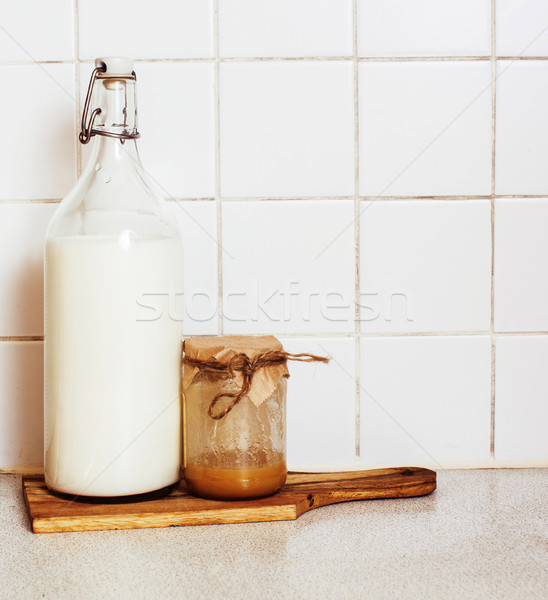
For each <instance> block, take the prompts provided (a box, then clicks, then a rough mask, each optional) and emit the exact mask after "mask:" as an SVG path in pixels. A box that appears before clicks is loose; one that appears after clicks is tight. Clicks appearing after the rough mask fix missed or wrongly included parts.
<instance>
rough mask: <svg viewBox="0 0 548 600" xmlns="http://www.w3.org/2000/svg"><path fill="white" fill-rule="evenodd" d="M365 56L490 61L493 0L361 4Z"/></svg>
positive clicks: (361, 41) (378, 0) (375, 0)
mask: <svg viewBox="0 0 548 600" xmlns="http://www.w3.org/2000/svg"><path fill="white" fill-rule="evenodd" d="M358 35H359V38H358V39H359V42H358V49H359V55H360V56H487V55H489V54H491V0H459V1H458V2H456V1H445V2H440V1H439V0H391V1H390V2H386V1H384V0H358Z"/></svg>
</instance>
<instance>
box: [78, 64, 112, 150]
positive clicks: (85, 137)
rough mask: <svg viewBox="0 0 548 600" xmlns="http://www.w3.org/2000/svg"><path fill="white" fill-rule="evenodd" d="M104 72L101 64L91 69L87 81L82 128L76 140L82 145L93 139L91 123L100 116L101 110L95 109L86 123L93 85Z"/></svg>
mask: <svg viewBox="0 0 548 600" xmlns="http://www.w3.org/2000/svg"><path fill="white" fill-rule="evenodd" d="M106 70H107V67H106V65H105V63H101V64H100V65H99V66H98V67H95V69H93V73H92V74H91V79H90V81H89V86H88V93H87V95H86V102H85V104H84V112H83V113H82V127H81V131H80V135H79V136H78V139H79V140H80V142H81V143H82V144H87V143H88V142H89V141H90V140H91V138H92V137H93V135H94V132H93V131H92V129H93V123H94V122H95V118H96V117H97V115H100V114H101V109H100V108H96V109H95V110H94V111H93V112H92V113H91V117H90V119H89V122H88V112H89V105H90V104H91V98H92V96H93V86H94V85H95V80H96V79H97V76H98V75H99V73H105V71H106Z"/></svg>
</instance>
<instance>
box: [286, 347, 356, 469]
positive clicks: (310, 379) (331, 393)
mask: <svg viewBox="0 0 548 600" xmlns="http://www.w3.org/2000/svg"><path fill="white" fill-rule="evenodd" d="M280 341H281V342H282V343H283V346H284V349H285V350H286V351H287V352H292V353H294V354H297V353H300V352H307V353H309V354H316V355H319V356H330V357H331V361H330V362H329V363H328V364H324V363H306V362H296V361H289V362H288V367H289V372H290V374H291V377H290V378H289V380H288V382H287V460H288V466H289V469H293V470H304V469H323V468H329V467H331V468H336V467H338V466H339V467H341V466H348V465H350V464H352V463H353V462H355V460H356V384H355V377H356V375H355V363H354V355H355V352H354V347H355V342H354V340H353V339H351V338H347V339H334V338H286V339H283V338H281V340H280Z"/></svg>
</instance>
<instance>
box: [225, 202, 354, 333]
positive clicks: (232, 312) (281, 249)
mask: <svg viewBox="0 0 548 600" xmlns="http://www.w3.org/2000/svg"><path fill="white" fill-rule="evenodd" d="M353 218H354V209H353V203H352V201H350V200H332V201H329V200H319V201H313V200H308V201H307V200H290V201H283V200H278V201H266V200H263V201H257V202H252V201H247V202H225V204H224V206H223V318H224V332H225V333H227V334H229V333H235V334H236V333H243V334H252V333H281V334H283V333H293V334H299V333H322V332H337V333H340V332H352V331H354V264H355V263H354V228H353V226H352V223H353Z"/></svg>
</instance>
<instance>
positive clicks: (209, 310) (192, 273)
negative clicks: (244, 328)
mask: <svg viewBox="0 0 548 600" xmlns="http://www.w3.org/2000/svg"><path fill="white" fill-rule="evenodd" d="M170 207H171V210H172V213H173V216H174V217H175V218H176V219H177V223H178V224H179V227H180V230H181V237H182V239H183V268H184V280H183V294H184V315H183V317H184V318H183V332H184V335H185V336H189V335H210V334H216V333H218V324H219V319H218V306H217V297H218V295H217V255H218V249H219V245H218V242H217V207H216V206H215V203H214V202H192V201H186V202H183V201H181V200H177V201H173V202H170ZM197 257H199V260H197Z"/></svg>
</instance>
